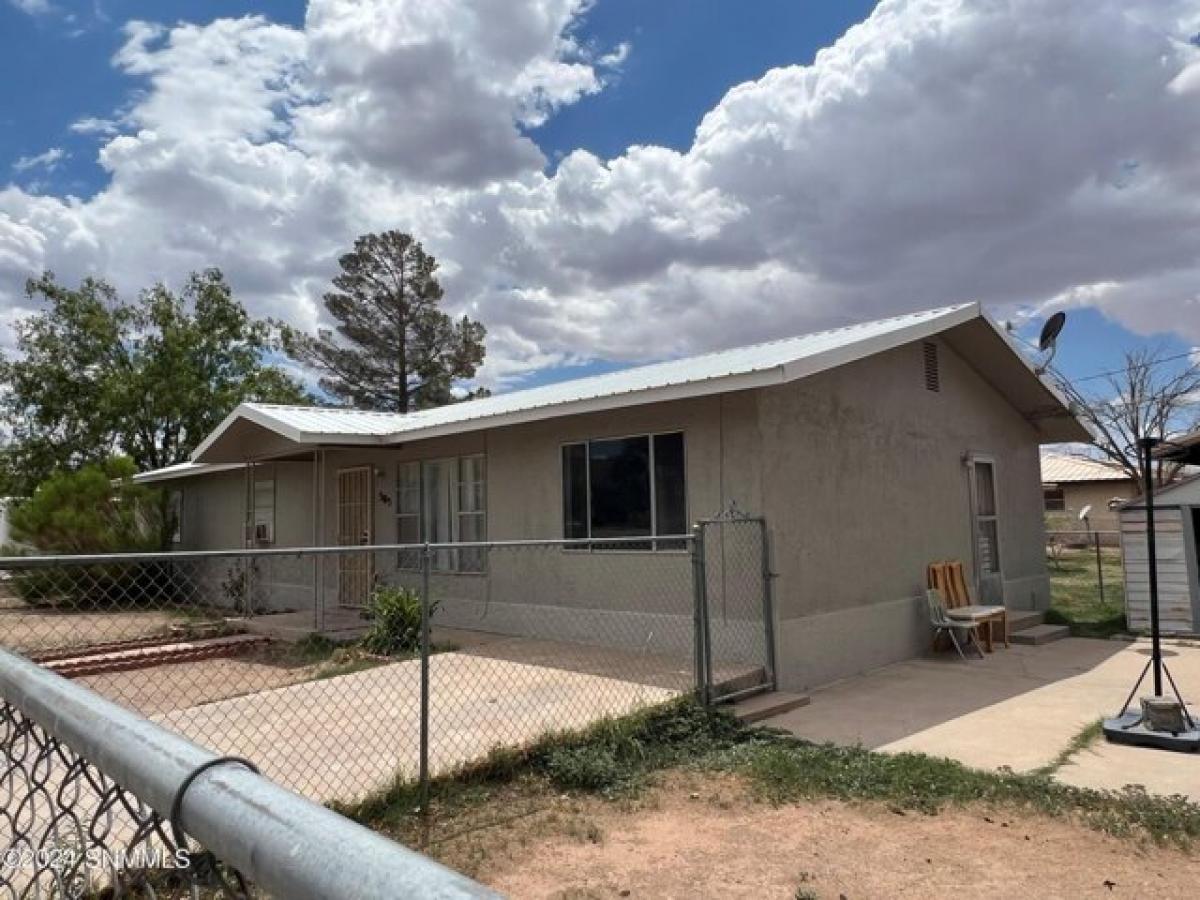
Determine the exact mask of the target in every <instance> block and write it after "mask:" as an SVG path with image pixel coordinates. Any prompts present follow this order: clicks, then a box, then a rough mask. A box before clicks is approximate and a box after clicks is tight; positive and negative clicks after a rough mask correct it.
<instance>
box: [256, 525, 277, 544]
mask: <svg viewBox="0 0 1200 900" xmlns="http://www.w3.org/2000/svg"><path fill="white" fill-rule="evenodd" d="M273 537H274V535H272V534H271V526H270V525H269V524H268V523H266V522H255V523H254V540H255V543H259V544H269V543H271V540H272V538H273Z"/></svg>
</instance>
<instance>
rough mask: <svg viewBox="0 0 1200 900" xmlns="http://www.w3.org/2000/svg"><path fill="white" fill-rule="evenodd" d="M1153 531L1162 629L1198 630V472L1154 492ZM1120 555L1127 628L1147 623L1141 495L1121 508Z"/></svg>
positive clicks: (1171, 631) (1140, 627)
mask: <svg viewBox="0 0 1200 900" xmlns="http://www.w3.org/2000/svg"><path fill="white" fill-rule="evenodd" d="M1154 516H1155V522H1154V534H1155V537H1156V540H1157V544H1158V553H1157V555H1158V599H1159V615H1160V617H1161V624H1162V630H1163V632H1164V633H1166V634H1195V633H1197V631H1200V557H1198V556H1197V543H1196V537H1197V533H1200V477H1192V478H1189V479H1187V480H1185V481H1181V482H1179V483H1177V484H1173V485H1170V486H1169V487H1164V488H1160V489H1158V490H1157V491H1155V500H1154ZM1120 522H1121V554H1122V557H1123V558H1124V569H1125V609H1126V616H1127V617H1128V620H1129V627H1130V628H1131V629H1135V630H1139V631H1143V630H1147V629H1149V627H1150V588H1149V577H1148V576H1149V565H1148V563H1147V553H1146V507H1145V506H1144V505H1143V503H1142V501H1141V499H1140V498H1139V499H1138V500H1134V501H1131V502H1130V503H1127V504H1126V505H1125V506H1123V507H1122V508H1121V513H1120Z"/></svg>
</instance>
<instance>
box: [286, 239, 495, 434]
mask: <svg viewBox="0 0 1200 900" xmlns="http://www.w3.org/2000/svg"><path fill="white" fill-rule="evenodd" d="M338 262H339V264H340V266H341V270H342V271H341V273H340V274H339V275H337V276H336V277H335V278H334V279H333V286H334V288H335V289H336V290H334V291H331V292H329V293H327V294H326V295H325V298H324V300H325V308H326V309H328V310H329V313H330V315H332V316H333V318H334V319H336V320H337V322H338V325H337V333H338V336H339V337H340V340H338V339H336V338H335V337H334V334H333V333H332V332H331V331H321V332H318V334H317V335H316V337H313V336H312V335H308V334H303V333H301V332H298V331H296V330H295V329H290V328H286V327H285V328H284V329H283V336H284V346H285V348H286V349H287V351H288V353H289V355H291V356H292V357H293V358H294V359H296V360H297V361H299V362H301V363H303V364H304V365H306V366H309V367H311V368H313V369H315V370H316V371H317V372H318V374H319V376H320V385H321V387H322V388H323V389H324V390H325V391H327V392H328V393H330V394H332V395H333V396H335V397H338V398H339V399H341V400H342V401H344V402H346V403H348V404H350V405H352V406H357V407H360V408H363V409H377V410H386V411H390V412H409V411H411V410H414V409H427V408H429V407H431V406H441V405H443V404H446V403H452V402H454V401H455V400H456V399H459V398H457V397H456V396H455V395H454V393H453V390H452V389H453V387H454V385H455V382H456V381H461V380H463V379H469V378H472V377H474V375H475V372H476V370H477V369H478V367H479V365H480V364H481V363H482V362H483V357H484V352H485V351H484V346H483V339H484V336H485V334H486V333H487V331H486V329H485V328H484V327H483V325H481V324H480V323H479V322H475V321H472V320H471V319H469V318H467V317H466V316H463V317H462V318H461V319H459V320H457V321H455V320H454V319H451V318H450V316H448V315H447V314H446V313H444V312H443V311H442V310H441V308H440V307H439V305H438V304H439V303H440V302H441V300H442V286H441V285H440V284H439V283H438V280H437V260H435V259H434V258H433V257H432V256H430V255H429V254H428V253H426V252H425V250H424V248H422V246H421V244H420V242H418V241H415V240H413V238H412V237H411V236H410V235H407V234H404V233H403V232H400V231H385V232H383V233H382V234H365V235H363V236H362V237H360V238H358V240H356V241H355V242H354V250H353V251H352V252H350V253H347V254H346V255H345V256H343V257H342V258H341V259H340V260H339V261H338ZM479 393H481V392H477V393H476V394H475V395H474V396H478V395H479Z"/></svg>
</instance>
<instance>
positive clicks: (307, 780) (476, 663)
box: [155, 653, 677, 803]
mask: <svg viewBox="0 0 1200 900" xmlns="http://www.w3.org/2000/svg"><path fill="white" fill-rule="evenodd" d="M419 686H420V662H419V661H418V660H409V661H406V662H400V663H394V664H391V665H386V666H380V667H378V668H374V669H369V670H367V671H363V672H356V673H354V674H351V675H342V676H339V677H336V678H326V679H323V680H318V681H308V682H303V683H301V684H294V685H290V686H287V687H282V688H277V689H275V690H270V691H262V692H260V693H254V694H247V695H246V696H243V697H235V698H232V699H229V700H220V701H217V702H215V703H208V704H205V705H203V706H195V707H191V708H190V709H181V710H177V711H175V712H171V713H167V714H165V715H161V716H157V717H155V719H156V721H158V722H160V723H162V724H163V725H164V726H166V727H168V728H171V729H173V730H175V731H178V732H180V733H182V734H183V735H185V736H187V737H189V738H191V739H192V740H194V741H196V742H197V743H199V744H201V745H203V746H206V747H208V748H210V749H212V750H213V751H215V752H218V753H223V754H235V755H238V756H244V757H246V758H248V759H250V760H252V761H254V762H255V763H256V764H257V765H258V766H259V767H260V769H261V770H262V772H263V774H265V775H267V776H268V777H270V778H272V779H274V780H275V781H277V782H279V783H280V784H283V785H285V786H286V787H289V788H291V789H292V790H295V791H297V792H299V793H301V794H303V795H304V796H306V797H308V798H309V799H311V800H315V801H317V802H321V803H323V802H327V801H330V800H343V801H353V800H356V799H361V798H363V797H365V796H367V795H368V794H370V793H372V792H374V791H377V790H379V789H381V788H385V787H387V786H388V785H389V784H390V783H391V782H392V781H393V780H394V779H395V778H396V777H397V776H402V777H405V778H411V777H413V776H414V775H415V774H416V771H417V760H418V747H419V739H420V726H419V723H420V716H419V711H420V689H419ZM676 695H677V692H676V691H672V690H669V689H665V688H660V687H655V686H652V685H646V684H639V683H636V682H633V681H623V680H619V679H616V678H610V677H601V676H597V675H591V674H586V673H581V672H570V671H564V670H562V669H554V668H549V667H545V666H536V665H524V664H522V663H518V662H513V661H510V660H503V659H491V658H485V657H480V656H474V655H470V654H466V653H440V654H437V655H435V656H433V657H432V658H431V659H430V760H431V768H432V771H433V772H434V773H435V774H436V773H439V772H447V771H450V770H452V769H454V768H456V767H458V766H461V765H463V764H465V763H469V762H473V761H475V760H478V759H481V758H482V757H484V756H486V755H487V753H488V752H489V751H490V750H492V749H493V748H494V747H497V746H518V745H521V744H526V743H529V742H531V741H533V740H535V739H537V738H538V737H540V736H542V735H543V734H545V733H546V732H549V731H557V730H561V729H569V728H580V727H583V726H585V725H588V724H589V723H591V722H594V721H596V720H597V719H599V718H602V717H604V716H615V715H623V714H625V713H628V712H632V711H633V710H635V709H637V708H639V707H641V706H645V705H647V704H652V703H660V702H663V701H665V700H668V699H671V698H672V697H674V696H676Z"/></svg>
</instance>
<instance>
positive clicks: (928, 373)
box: [923, 341, 942, 392]
mask: <svg viewBox="0 0 1200 900" xmlns="http://www.w3.org/2000/svg"><path fill="white" fill-rule="evenodd" d="M923 349H924V352H925V390H927V391H935V392H936V391H940V390H941V389H942V381H941V376H940V373H939V372H938V348H937V344H935V343H933V341H925V342H924V343H923Z"/></svg>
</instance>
